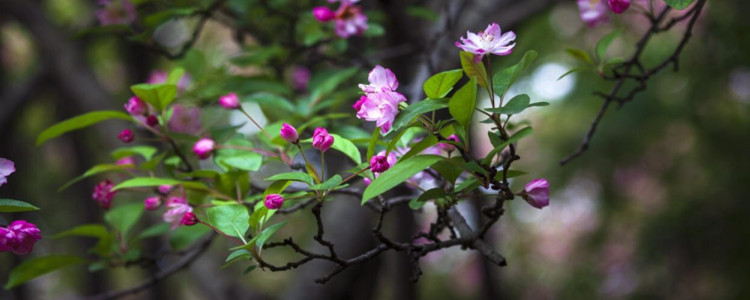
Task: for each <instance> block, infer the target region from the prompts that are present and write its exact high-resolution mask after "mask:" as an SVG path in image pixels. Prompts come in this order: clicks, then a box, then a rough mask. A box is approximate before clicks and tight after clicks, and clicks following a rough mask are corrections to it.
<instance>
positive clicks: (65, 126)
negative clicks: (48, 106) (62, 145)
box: [36, 110, 133, 146]
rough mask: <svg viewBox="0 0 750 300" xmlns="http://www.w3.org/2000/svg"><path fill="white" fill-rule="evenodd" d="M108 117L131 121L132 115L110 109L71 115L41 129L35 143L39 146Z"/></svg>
mask: <svg viewBox="0 0 750 300" xmlns="http://www.w3.org/2000/svg"><path fill="white" fill-rule="evenodd" d="M109 119H120V120H126V121H132V120H133V117H131V116H130V115H128V114H126V113H124V112H119V111H110V110H102V111H94V112H90V113H86V114H83V115H80V116H76V117H72V118H70V119H67V120H65V121H62V122H60V123H57V124H55V125H52V126H50V127H49V128H47V129H45V130H44V131H42V133H40V134H39V136H37V138H36V145H37V146H39V145H41V144H42V143H44V142H46V141H48V140H50V139H53V138H56V137H58V136H60V135H63V134H65V133H68V132H71V131H73V130H78V129H81V128H85V127H88V126H91V125H94V124H96V123H99V122H101V121H105V120H109Z"/></svg>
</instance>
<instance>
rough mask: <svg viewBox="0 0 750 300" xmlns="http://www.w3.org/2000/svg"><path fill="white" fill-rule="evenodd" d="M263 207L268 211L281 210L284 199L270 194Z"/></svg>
mask: <svg viewBox="0 0 750 300" xmlns="http://www.w3.org/2000/svg"><path fill="white" fill-rule="evenodd" d="M263 205H265V206H266V208H268V209H279V208H281V206H282V205H284V197H283V196H281V195H279V194H268V195H266V199H265V201H263Z"/></svg>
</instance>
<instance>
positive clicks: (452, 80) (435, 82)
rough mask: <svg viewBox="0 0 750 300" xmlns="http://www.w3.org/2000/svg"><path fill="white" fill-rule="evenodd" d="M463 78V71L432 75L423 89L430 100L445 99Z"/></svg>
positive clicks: (457, 70)
mask: <svg viewBox="0 0 750 300" xmlns="http://www.w3.org/2000/svg"><path fill="white" fill-rule="evenodd" d="M461 77H463V70H461V69H456V70H450V71H445V72H440V73H437V74H435V75H432V77H430V78H429V79H427V81H425V82H424V85H423V86H422V88H423V89H424V93H425V95H427V97H428V98H432V99H438V98H443V97H445V95H448V93H449V92H450V91H451V90H452V89H453V86H454V85H455V84H456V82H458V81H459V80H461Z"/></svg>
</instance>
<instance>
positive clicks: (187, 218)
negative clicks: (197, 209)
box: [180, 212, 198, 226]
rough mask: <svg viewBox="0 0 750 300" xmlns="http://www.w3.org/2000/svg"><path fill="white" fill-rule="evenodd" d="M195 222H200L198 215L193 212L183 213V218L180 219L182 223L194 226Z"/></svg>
mask: <svg viewBox="0 0 750 300" xmlns="http://www.w3.org/2000/svg"><path fill="white" fill-rule="evenodd" d="M195 224H198V216H196V215H195V214H194V213H193V212H186V213H185V214H184V215H182V219H180V225H185V226H193V225H195Z"/></svg>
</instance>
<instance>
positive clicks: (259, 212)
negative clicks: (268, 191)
mask: <svg viewBox="0 0 750 300" xmlns="http://www.w3.org/2000/svg"><path fill="white" fill-rule="evenodd" d="M266 214H268V208H267V207H265V206H264V205H261V206H260V207H258V208H256V209H255V211H253V214H252V215H250V220H248V222H247V223H248V224H249V225H250V227H252V228H253V231H258V228H261V227H262V226H261V225H262V224H263V222H265V217H266Z"/></svg>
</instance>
